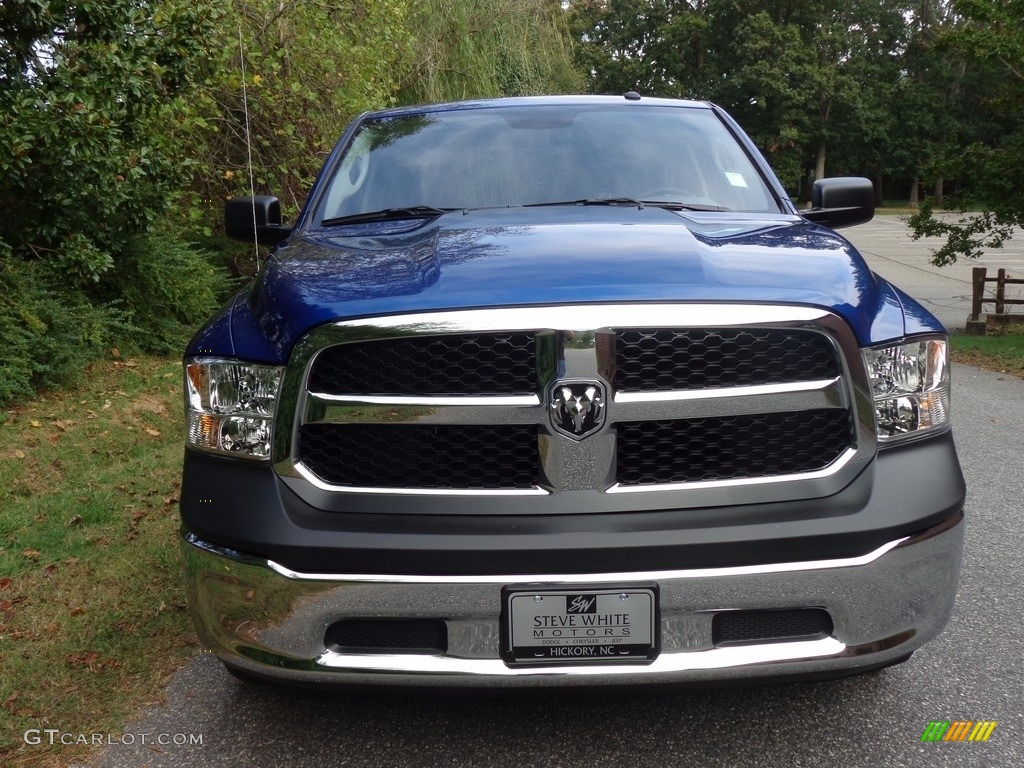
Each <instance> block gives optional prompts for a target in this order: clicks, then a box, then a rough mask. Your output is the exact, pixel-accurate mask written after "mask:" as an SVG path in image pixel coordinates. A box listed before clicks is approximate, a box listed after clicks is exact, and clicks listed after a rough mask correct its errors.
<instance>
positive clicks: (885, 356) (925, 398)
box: [864, 339, 949, 442]
mask: <svg viewBox="0 0 1024 768" xmlns="http://www.w3.org/2000/svg"><path fill="white" fill-rule="evenodd" d="M864 365H865V366H866V367H867V371H868V376H869V377H870V378H871V390H872V397H873V399H874V403H875V423H876V425H877V428H878V438H879V440H880V441H882V442H892V441H894V440H899V439H900V438H905V437H911V436H916V435H920V434H922V433H924V432H927V431H929V430H934V429H938V428H940V427H944V426H946V424H948V423H949V349H948V345H947V344H946V340H945V339H922V340H919V341H913V342H909V343H907V344H898V345H895V346H890V347H875V348H873V349H865V350H864Z"/></svg>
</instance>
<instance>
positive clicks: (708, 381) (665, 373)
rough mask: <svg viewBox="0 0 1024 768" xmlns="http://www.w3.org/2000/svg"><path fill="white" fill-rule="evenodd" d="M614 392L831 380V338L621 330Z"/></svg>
mask: <svg viewBox="0 0 1024 768" xmlns="http://www.w3.org/2000/svg"><path fill="white" fill-rule="evenodd" d="M616 342H617V343H616V354H615V364H616V369H615V377H614V378H615V387H616V388H617V389H618V390H620V391H624V392H662V391H668V390H691V389H710V388H719V387H746V386H757V385H764V384H784V383H790V382H800V381H820V380H825V379H832V378H835V377H837V376H839V374H840V368H839V361H838V359H837V357H836V350H835V347H833V345H832V342H831V341H830V340H829V339H828V337H826V336H824V335H823V334H821V333H817V332H816V331H808V330H802V329H788V328H787V329H770V328H769V329H761V328H750V329H743V328H720V329H703V328H687V329H661V330H632V329H631V330H622V331H619V332H618V333H617V334H616Z"/></svg>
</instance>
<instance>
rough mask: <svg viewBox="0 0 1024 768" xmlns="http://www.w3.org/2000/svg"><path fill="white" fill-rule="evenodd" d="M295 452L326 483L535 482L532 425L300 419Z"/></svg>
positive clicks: (463, 485) (459, 485) (504, 485)
mask: <svg viewBox="0 0 1024 768" xmlns="http://www.w3.org/2000/svg"><path fill="white" fill-rule="evenodd" d="M299 455H300V456H302V461H303V462H304V463H305V465H306V466H307V467H308V468H309V470H310V471H311V472H313V474H315V475H316V476H317V477H319V478H320V479H321V480H323V481H325V482H327V483H330V484H332V485H351V486H363V487H373V488H449V489H458V490H473V489H528V488H533V487H534V486H535V485H536V484H537V478H538V471H539V470H538V458H537V427H536V426H534V425H520V424H499V425H494V426H476V425H436V426H435V425H429V426H428V425H422V424H305V425H303V426H302V427H301V429H300V430H299Z"/></svg>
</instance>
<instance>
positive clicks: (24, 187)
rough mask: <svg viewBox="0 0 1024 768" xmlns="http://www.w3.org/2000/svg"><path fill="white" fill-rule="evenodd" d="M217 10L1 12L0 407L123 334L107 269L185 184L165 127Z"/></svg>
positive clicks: (20, 0)
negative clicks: (0, 348)
mask: <svg viewBox="0 0 1024 768" xmlns="http://www.w3.org/2000/svg"><path fill="white" fill-rule="evenodd" d="M218 13H219V12H218V11H217V4H216V3H214V2H212V0H106V1H105V2H99V1H96V2H81V3H70V2H66V1H64V2H62V1H61V0H13V2H5V3H4V4H3V6H2V7H0V207H2V209H3V214H4V215H3V216H2V217H0V283H2V286H0V288H2V291H3V293H2V298H0V343H2V344H3V346H4V349H5V354H4V357H3V360H2V362H0V368H2V376H0V378H2V381H0V402H7V401H10V400H12V399H14V398H18V397H24V396H26V395H28V394H30V393H31V392H32V391H33V390H35V389H36V388H39V387H51V386H56V385H58V384H61V383H63V382H65V381H66V380H67V379H68V378H69V377H72V376H73V375H74V374H75V373H76V372H77V371H78V370H79V369H80V368H81V367H82V365H83V364H84V363H85V362H86V361H87V360H90V359H93V358H95V357H97V356H99V355H100V354H101V353H102V351H103V350H105V349H106V348H108V347H109V345H110V344H111V343H112V342H113V341H114V340H116V339H119V338H123V337H124V336H125V335H126V334H128V333H130V326H129V325H128V324H127V317H126V313H125V311H124V310H123V307H124V306H125V298H126V297H128V298H131V295H132V291H133V286H132V285H131V284H129V283H128V282H126V281H124V280H122V279H121V277H120V276H119V275H117V274H116V267H117V265H118V264H119V263H125V264H130V263H131V262H132V258H133V257H132V256H131V249H132V248H133V243H134V242H135V241H136V238H138V237H139V236H141V235H144V234H145V233H146V232H147V231H148V230H149V228H150V227H151V226H152V224H153V223H154V222H155V221H158V220H159V219H160V218H161V217H162V216H163V215H164V213H165V212H166V210H167V207H168V205H169V203H170V201H171V198H172V196H173V195H174V194H175V191H176V190H177V189H178V187H179V186H180V184H181V181H182V179H183V178H185V177H184V175H183V171H184V170H185V169H186V168H187V167H188V160H187V159H184V158H183V157H182V156H181V154H180V152H179V147H177V146H176V145H175V144H174V143H173V139H174V135H173V133H171V132H169V131H167V130H165V126H167V125H178V124H182V123H187V122H188V120H189V119H190V118H189V109H190V107H189V102H188V94H189V93H190V91H191V89H192V87H193V84H194V82H195V80H196V78H198V77H201V76H202V75H203V73H204V72H205V71H206V70H207V68H208V66H209V61H210V60H211V55H210V50H211V49H210V45H211V42H210V39H211V34H210V33H211V31H212V29H213V27H212V24H213V22H214V20H215V19H216V18H217V16H218ZM122 289H123V290H124V291H125V296H122V295H121V293H120V291H121V290H122ZM128 305H129V307H130V305H131V302H128ZM192 322H194V319H192Z"/></svg>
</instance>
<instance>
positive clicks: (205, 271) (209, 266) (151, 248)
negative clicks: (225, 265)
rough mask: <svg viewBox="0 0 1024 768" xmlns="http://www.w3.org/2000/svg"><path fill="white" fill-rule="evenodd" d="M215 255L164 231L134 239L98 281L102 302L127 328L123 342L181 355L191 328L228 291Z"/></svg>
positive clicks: (155, 352) (226, 282)
mask: <svg viewBox="0 0 1024 768" xmlns="http://www.w3.org/2000/svg"><path fill="white" fill-rule="evenodd" d="M215 258H216V254H212V253H210V252H208V251H206V250H203V249H200V248H198V247H196V246H194V245H191V244H189V243H185V242H182V241H181V240H180V239H177V238H176V237H175V236H174V235H172V234H170V233H169V232H162V233H161V232H154V233H151V234H148V235H141V236H139V237H136V238H134V239H133V240H132V241H131V242H130V243H129V245H128V248H127V249H126V250H125V252H124V253H123V254H120V255H119V256H118V257H117V258H116V259H115V268H114V269H113V270H111V271H110V272H109V273H107V274H106V275H105V276H104V280H103V285H102V292H103V293H104V297H105V299H106V300H107V302H108V303H109V304H112V305H116V306H117V307H118V308H119V310H120V311H121V313H123V316H124V318H125V320H126V321H127V323H128V324H129V325H130V326H131V329H130V333H129V334H128V335H127V337H126V338H124V339H122V343H123V344H124V345H125V346H127V347H137V348H138V349H139V350H141V351H143V352H149V353H152V354H157V355H168V354H172V355H177V354H180V353H181V351H182V348H183V347H184V345H185V343H186V342H187V341H188V338H189V336H190V334H191V332H192V331H194V330H195V328H197V327H198V326H199V325H200V323H202V322H203V321H205V320H206V319H207V317H209V315H210V314H211V313H212V312H213V311H214V310H215V309H216V308H217V307H218V306H219V305H220V304H222V303H223V301H224V300H225V299H226V298H227V295H228V294H229V293H230V291H231V288H232V285H231V281H230V280H229V279H228V277H227V275H226V274H225V273H224V271H223V270H222V269H219V268H218V267H216V266H214V264H213V261H214V259H215Z"/></svg>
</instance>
